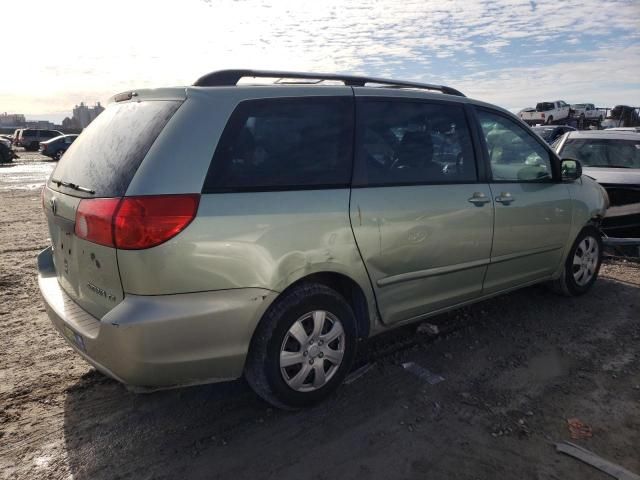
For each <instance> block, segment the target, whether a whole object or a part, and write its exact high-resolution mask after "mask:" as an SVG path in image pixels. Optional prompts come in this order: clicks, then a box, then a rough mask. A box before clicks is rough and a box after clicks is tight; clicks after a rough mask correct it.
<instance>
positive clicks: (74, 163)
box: [49, 101, 181, 197]
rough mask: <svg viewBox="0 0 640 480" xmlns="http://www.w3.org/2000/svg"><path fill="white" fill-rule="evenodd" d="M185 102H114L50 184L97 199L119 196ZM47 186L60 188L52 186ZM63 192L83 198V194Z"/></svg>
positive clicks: (86, 132) (81, 138)
mask: <svg viewBox="0 0 640 480" xmlns="http://www.w3.org/2000/svg"><path fill="white" fill-rule="evenodd" d="M180 105H181V102H178V101H146V102H127V103H115V104H112V105H110V106H109V107H108V108H107V109H106V110H105V111H104V112H102V113H101V114H100V115H98V117H97V118H96V119H95V120H94V121H93V122H91V124H90V125H89V126H88V127H87V128H85V129H84V131H83V132H82V135H80V136H79V137H78V138H77V140H75V141H74V142H73V144H72V145H71V146H70V147H69V148H68V149H67V152H66V153H65V154H64V157H62V159H61V160H60V162H59V163H58V166H57V167H56V169H55V170H54V172H53V174H52V175H51V180H55V181H61V182H69V183H73V184H75V185H79V186H81V187H84V188H88V189H90V190H93V191H95V194H94V195H92V196H95V197H121V196H123V195H124V194H125V192H126V190H127V187H128V186H129V183H130V182H131V180H132V179H133V176H134V174H135V172H136V171H137V170H138V167H139V166H140V163H142V160H143V159H144V157H145V155H146V154H147V152H148V151H149V148H151V145H152V144H153V142H154V141H155V139H156V137H157V136H158V135H159V134H160V132H161V131H162V129H163V128H164V126H165V125H166V124H167V122H168V121H169V119H170V118H171V117H172V116H173V114H174V113H175V112H176V110H177V109H178V107H179V106H180ZM49 187H50V188H53V189H58V187H57V186H56V184H55V183H53V182H52V181H49ZM60 190H61V191H64V192H65V193H73V195H78V196H81V195H83V194H82V192H78V191H68V190H67V189H65V187H61V188H60Z"/></svg>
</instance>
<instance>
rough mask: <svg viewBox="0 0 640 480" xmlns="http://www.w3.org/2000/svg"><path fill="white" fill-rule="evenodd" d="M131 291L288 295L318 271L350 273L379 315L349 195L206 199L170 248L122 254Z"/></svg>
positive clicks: (125, 282)
mask: <svg viewBox="0 0 640 480" xmlns="http://www.w3.org/2000/svg"><path fill="white" fill-rule="evenodd" d="M118 262H119V265H120V273H121V276H122V281H123V286H124V291H125V292H126V293H130V294H135V295H163V294H172V293H186V292H198V291H209V290H223V289H231V288H253V287H255V288H265V289H268V290H272V291H276V292H281V291H282V290H284V289H285V288H286V287H288V286H289V285H291V284H292V283H293V282H295V281H296V280H298V279H300V278H302V277H305V276H307V275H310V274H312V273H317V272H336V273H341V274H344V275H346V276H348V277H350V278H351V279H353V280H354V281H355V282H356V283H358V284H359V285H360V287H361V288H362V290H363V291H364V292H365V295H366V296H367V298H368V299H369V300H370V311H371V312H374V311H375V303H374V300H373V294H372V293H371V284H370V282H369V278H368V276H367V272H366V270H365V268H364V265H363V263H362V259H361V257H360V254H359V252H358V248H357V246H356V243H355V239H354V237H353V233H352V231H351V226H350V222H349V189H347V188H345V189H330V190H300V191H283V192H253V193H247V192H245V193H224V194H206V195H202V198H201V201H200V206H199V208H198V216H197V218H196V219H195V220H194V221H193V223H192V224H191V225H189V228H187V229H186V230H185V231H183V232H181V233H180V234H179V235H178V236H176V237H174V238H173V239H171V240H170V241H169V242H167V243H165V244H162V245H160V246H158V247H155V248H152V249H149V250H138V251H124V250H121V251H118Z"/></svg>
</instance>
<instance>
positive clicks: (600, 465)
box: [556, 442, 640, 480]
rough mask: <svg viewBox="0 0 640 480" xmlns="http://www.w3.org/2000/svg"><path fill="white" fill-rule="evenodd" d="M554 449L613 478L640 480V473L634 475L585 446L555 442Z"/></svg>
mask: <svg viewBox="0 0 640 480" xmlns="http://www.w3.org/2000/svg"><path fill="white" fill-rule="evenodd" d="M556 451H557V452H561V453H564V454H565V455H569V456H570V457H574V458H577V459H578V460H581V461H583V462H584V463H586V464H588V465H591V466H592V467H595V468H597V469H598V470H600V471H602V472H604V473H606V474H608V475H611V476H612V477H613V478H617V479H618V480H640V475H636V474H635V473H633V472H630V471H629V470H627V469H626V468H624V467H621V466H620V465H616V464H615V463H611V462H610V461H609V460H605V459H604V458H602V457H599V456H598V455H596V454H595V453H593V452H590V451H589V450H587V449H586V448H582V447H581V446H579V445H576V444H574V443H571V442H562V443H556Z"/></svg>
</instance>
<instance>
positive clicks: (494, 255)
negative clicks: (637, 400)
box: [38, 70, 606, 408]
mask: <svg viewBox="0 0 640 480" xmlns="http://www.w3.org/2000/svg"><path fill="white" fill-rule="evenodd" d="M245 77H251V78H256V77H264V78H265V79H266V78H271V79H274V80H277V79H286V80H287V82H286V83H275V84H273V85H270V86H267V85H260V86H255V85H245V84H242V83H241V80H242V79H243V78H245ZM327 80H329V81H331V82H332V83H333V84H331V85H327V84H326V82H325V84H324V85H323V84H318V83H320V82H322V81H327ZM295 81H298V82H299V83H297V84H296V83H294V82H295ZM309 81H313V82H314V84H310V83H309ZM338 81H339V82H342V83H343V84H344V85H336V83H337V82H338ZM239 82H240V83H239ZM370 85H377V86H370ZM385 87H386V88H385ZM178 109H179V114H176V112H177V111H178ZM194 126H199V127H198V128H194ZM114 139H117V142H116V141H114ZM478 140H480V141H478ZM212 152H214V153H213V156H212ZM176 159H185V161H188V168H185V162H184V161H176ZM187 159H188V160H187ZM43 206H44V210H45V215H46V219H47V222H48V227H49V233H50V236H51V242H52V247H49V248H47V249H46V250H44V251H43V252H42V253H40V255H39V256H38V272H39V273H38V277H39V278H38V281H39V287H40V291H41V292H42V296H43V299H44V302H45V305H46V308H47V312H48V314H49V316H50V318H51V320H52V322H53V324H54V326H55V328H56V329H58V330H59V332H60V333H61V334H62V335H63V336H64V338H65V339H66V340H67V341H68V342H69V344H70V345H71V346H72V347H73V348H74V349H75V350H76V351H77V352H79V353H80V355H82V357H83V358H85V359H86V360H87V361H89V362H90V363H92V364H93V365H95V366H96V368H98V369H99V370H100V371H102V372H103V373H105V374H107V375H109V376H111V377H113V378H115V379H117V380H119V381H121V382H124V383H126V384H129V385H130V386H133V387H137V388H140V389H145V388H146V389H149V388H171V387H176V386H180V385H188V384H196V383H210V382H215V381H223V380H229V379H234V378H238V377H240V376H241V375H243V374H244V375H245V377H246V378H247V380H248V382H249V385H251V387H252V388H253V389H254V390H255V391H256V392H257V393H258V394H259V395H260V396H262V397H263V398H264V399H265V400H267V401H269V402H271V403H273V404H274V405H276V406H279V407H287V408H300V407H303V406H307V405H310V404H313V403H316V402H318V401H320V400H322V399H323V398H325V397H326V396H327V395H328V394H330V393H331V392H332V391H333V390H334V389H336V388H337V387H338V386H339V384H340V383H341V382H342V380H343V379H344V378H345V376H346V375H347V373H348V372H349V370H350V368H351V366H352V362H353V360H354V358H355V354H356V348H357V345H358V340H359V339H363V338H367V337H370V336H372V335H375V334H378V333H381V332H383V331H386V330H389V329H391V328H394V327H398V326H401V325H406V324H408V323H410V322H416V321H420V320H422V319H424V318H425V317H427V316H430V315H434V314H437V313H439V312H444V311H447V310H450V309H453V308H457V307H460V306H462V305H466V304H469V303H472V302H476V301H480V300H483V299H485V298H489V297H492V296H495V295H498V294H500V293H504V292H508V291H511V290H513V289H515V288H518V287H524V286H528V285H532V284H535V283H541V282H551V283H552V285H553V286H554V288H555V289H556V290H557V291H559V292H561V293H563V294H565V295H574V296H577V295H581V294H584V293H586V292H587V291H588V290H589V288H590V287H591V286H592V284H593V283H594V282H595V280H596V278H597V275H598V269H599V266H600V261H601V252H602V243H601V239H600V233H599V231H598V224H599V222H600V219H601V218H602V217H603V216H604V213H605V208H606V204H605V196H604V190H603V189H602V188H601V187H600V186H599V185H598V184H597V183H596V182H595V181H593V180H592V179H590V178H588V177H584V178H582V177H581V172H580V164H579V162H576V161H575V160H567V161H561V160H560V159H559V158H558V157H557V156H556V154H555V153H554V152H553V150H551V149H550V148H549V146H548V145H547V144H546V143H545V142H544V141H543V140H542V139H541V138H540V137H538V136H537V135H536V134H534V133H533V132H532V131H531V129H530V128H528V127H526V126H525V125H523V124H522V122H521V121H520V120H519V119H518V118H517V117H516V116H515V115H513V114H511V113H509V112H508V111H506V110H503V109H501V108H499V107H495V106H492V105H489V104H487V103H484V102H478V101H474V100H471V99H469V98H466V97H465V96H464V95H463V94H461V93H460V92H458V91H457V90H455V89H453V88H451V87H446V86H439V85H428V84H418V83H414V82H401V81H395V80H388V79H378V78H367V77H354V76H344V75H324V74H309V73H298V72H261V71H252V70H249V71H248V70H227V71H222V72H214V73H210V74H208V75H205V76H203V77H202V78H200V79H198V80H197V81H196V82H195V84H194V86H192V87H186V88H172V89H154V90H137V91H135V92H125V93H122V94H119V95H116V96H115V97H114V98H113V99H112V100H111V101H110V103H109V105H108V106H107V108H106V110H105V111H104V112H102V113H101V114H100V115H99V116H98V118H96V119H95V120H94V121H93V122H92V123H91V124H90V125H89V126H88V127H87V128H86V129H85V130H84V131H83V133H82V135H80V137H79V138H78V139H77V140H76V141H75V143H74V144H73V146H72V147H71V148H70V149H69V150H68V152H67V153H66V154H65V155H64V156H63V157H62V159H61V160H60V162H58V165H57V166H56V168H55V169H54V171H53V173H52V174H51V177H50V178H49V180H48V181H47V183H46V186H45V188H44V189H43ZM381 219H384V221H382V220H381Z"/></svg>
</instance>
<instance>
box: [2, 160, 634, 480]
mask: <svg viewBox="0 0 640 480" xmlns="http://www.w3.org/2000/svg"><path fill="white" fill-rule="evenodd" d="M20 155H21V156H22V158H21V159H20V160H19V161H17V162H15V163H14V164H13V165H11V166H8V167H2V168H1V169H0V236H1V237H0V238H1V242H0V326H1V327H2V328H1V329H0V345H2V352H1V353H0V478H3V479H62V478H75V479H111V478H142V479H148V478H160V479H163V478H224V479H229V478H233V479H242V478H251V479H255V478H311V479H318V480H320V479H326V478H358V479H374V478H379V479H389V478H416V479H418V478H419V479H425V478H431V479H440V478H442V479H498V478H519V479H543V478H544V479H563V480H564V479H581V480H582V479H604V478H608V477H606V475H604V474H603V473H601V472H598V471H597V470H595V469H593V468H592V467H589V466H587V465H585V464H582V463H580V462H578V461H577V460H574V459H572V458H570V457H567V456H564V455H561V454H558V453H556V451H555V448H554V443H555V442H558V441H562V440H568V439H569V431H568V428H567V419H569V418H574V417H576V418H579V419H580V420H581V421H582V422H584V423H586V424H588V425H589V426H590V427H591V429H592V432H593V436H592V437H591V438H586V439H583V440H577V441H576V442H577V443H579V444H581V445H583V446H585V447H586V448H588V449H589V450H591V451H594V452H596V453H598V454H599V455H601V456H603V457H605V458H607V459H609V460H611V461H613V462H615V463H618V464H620V465H622V466H624V467H625V468H627V469H630V470H632V471H635V472H637V473H640V454H639V446H640V347H639V345H640V323H639V319H640V315H639V312H640V295H639V293H640V264H638V263H635V262H626V261H621V260H609V261H608V262H607V263H605V265H604V266H603V268H602V271H601V278H600V279H599V280H598V282H596V284H595V285H594V288H593V290H592V291H591V292H590V293H589V294H588V295H586V296H584V297H581V298H574V299H567V298H562V297H558V296H556V295H554V294H552V293H550V292H549V291H548V290H546V289H545V288H544V287H533V288H527V289H524V290H521V291H518V292H515V293H512V294H508V295H504V296H502V297H499V298H495V299H493V300H489V301H485V302H482V303H480V304H477V305H475V306H473V307H469V308H465V309H462V310H459V311H456V312H453V313H450V314H446V315H441V316H439V317H436V318H434V319H432V320H431V321H430V322H431V323H433V324H436V325H438V326H439V328H440V331H441V333H440V334H439V335H430V334H426V333H416V329H415V327H410V328H403V329H401V330H397V331H395V332H392V333H390V334H386V335H383V336H380V337H378V338H376V339H374V340H372V341H370V342H368V343H367V344H366V345H363V348H362V349H361V354H360V360H359V365H369V366H370V369H369V370H368V371H366V373H365V374H364V375H363V376H361V377H360V378H357V379H355V380H354V381H353V382H352V383H350V384H348V385H344V386H342V387H341V389H340V390H339V391H338V392H337V394H336V395H334V396H333V397H332V398H330V399H329V400H328V401H326V402H325V403H323V404H322V405H319V406H318V407H315V408H313V409H310V410H307V411H302V412H296V413H285V412H281V411H277V410H273V409H271V408H270V407H269V406H268V405H266V404H265V403H264V402H262V401H260V400H259V399H258V398H257V397H256V396H255V395H254V394H253V393H252V392H251V391H250V390H249V389H248V387H247V386H246V384H245V383H244V382H243V381H241V380H240V381H237V382H233V383H228V384H221V385H209V386H202V387H192V388H186V389H181V390H174V391H167V392H159V393H154V394H147V395H137V394H133V393H130V392H128V391H127V390H126V389H125V388H124V387H122V386H121V385H119V384H118V383H116V382H114V381H112V380H110V379H107V378H105V377H104V376H102V375H101V374H99V373H98V372H96V371H95V370H94V369H93V368H91V367H89V366H88V365H87V364H86V363H85V362H84V361H83V360H82V359H81V358H80V357H78V356H77V355H76V354H74V353H73V352H72V350H71V349H70V348H69V347H67V346H66V344H65V343H64V341H63V340H62V338H60V337H59V335H58V334H57V333H56V332H55V331H54V329H53V328H52V327H51V325H50V323H49V320H48V319H47V317H46V315H45V313H44V309H43V308H42V306H41V304H40V299H39V297H38V291H37V285H36V279H35V256H36V254H37V252H38V251H39V250H40V249H42V248H44V247H45V246H46V245H47V241H48V240H47V231H46V227H45V222H44V218H43V215H42V213H41V206H40V199H39V190H38V189H37V185H38V184H41V183H42V182H43V179H44V176H45V175H46V174H47V173H48V172H49V171H50V170H51V168H52V167H53V165H54V164H52V163H50V162H43V161H42V159H41V158H40V157H39V156H38V155H37V154H23V153H20ZM34 172H35V173H34ZM406 362H414V363H415V364H416V365H417V366H419V367H422V368H426V369H428V370H429V371H431V372H433V373H437V374H439V375H441V376H442V377H444V381H442V382H440V383H437V384H430V383H429V382H427V381H425V380H424V379H423V378H421V377H419V376H416V375H415V374H413V373H412V372H410V371H407V370H405V369H404V368H403V367H402V363H406Z"/></svg>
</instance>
